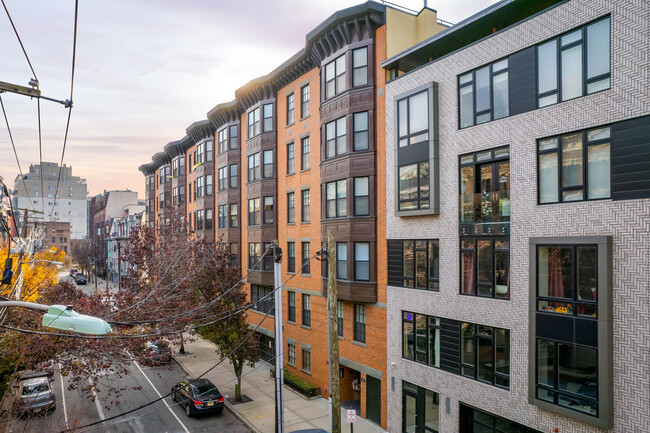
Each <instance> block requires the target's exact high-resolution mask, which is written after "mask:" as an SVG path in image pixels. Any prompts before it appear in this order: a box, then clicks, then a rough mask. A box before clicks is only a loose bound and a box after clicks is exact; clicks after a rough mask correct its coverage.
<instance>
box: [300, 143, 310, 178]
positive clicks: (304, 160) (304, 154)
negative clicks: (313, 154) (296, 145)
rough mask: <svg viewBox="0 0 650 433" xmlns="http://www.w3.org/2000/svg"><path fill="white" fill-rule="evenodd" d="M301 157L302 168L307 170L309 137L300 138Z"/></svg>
mask: <svg viewBox="0 0 650 433" xmlns="http://www.w3.org/2000/svg"><path fill="white" fill-rule="evenodd" d="M300 148H301V158H300V169H301V170H307V169H308V168H309V137H303V138H302V139H301V140H300Z"/></svg>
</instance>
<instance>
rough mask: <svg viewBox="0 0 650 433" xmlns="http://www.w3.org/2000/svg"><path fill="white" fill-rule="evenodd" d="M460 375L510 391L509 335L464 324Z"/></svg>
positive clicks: (506, 332) (485, 327)
mask: <svg viewBox="0 0 650 433" xmlns="http://www.w3.org/2000/svg"><path fill="white" fill-rule="evenodd" d="M461 374H462V375H463V376H467V377H470V378H472V379H475V380H478V381H481V382H486V383H490V384H492V385H496V386H499V387H502V388H509V387H510V331H508V330H507V329H501V328H492V327H490V326H483V325H475V324H473V323H462V324H461Z"/></svg>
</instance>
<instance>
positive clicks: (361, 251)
mask: <svg viewBox="0 0 650 433" xmlns="http://www.w3.org/2000/svg"><path fill="white" fill-rule="evenodd" d="M354 279H355V280H357V281H370V244H369V243H368V242H355V243H354Z"/></svg>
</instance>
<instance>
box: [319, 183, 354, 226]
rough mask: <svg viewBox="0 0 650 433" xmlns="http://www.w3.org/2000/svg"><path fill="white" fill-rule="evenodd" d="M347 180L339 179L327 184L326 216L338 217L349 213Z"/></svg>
mask: <svg viewBox="0 0 650 433" xmlns="http://www.w3.org/2000/svg"><path fill="white" fill-rule="evenodd" d="M347 189H348V187H347V180H345V179H343V180H338V181H336V182H328V183H327V184H325V194H326V195H325V218H337V217H344V216H347V215H348V205H347V200H348V191H347Z"/></svg>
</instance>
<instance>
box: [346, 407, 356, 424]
mask: <svg viewBox="0 0 650 433" xmlns="http://www.w3.org/2000/svg"><path fill="white" fill-rule="evenodd" d="M347 413H348V424H354V423H355V422H357V411H356V410H354V409H348V410H347Z"/></svg>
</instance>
